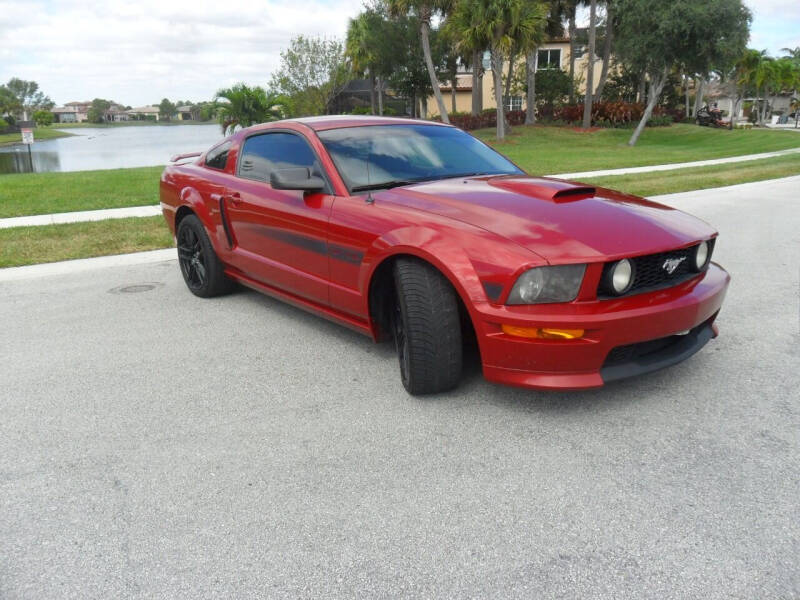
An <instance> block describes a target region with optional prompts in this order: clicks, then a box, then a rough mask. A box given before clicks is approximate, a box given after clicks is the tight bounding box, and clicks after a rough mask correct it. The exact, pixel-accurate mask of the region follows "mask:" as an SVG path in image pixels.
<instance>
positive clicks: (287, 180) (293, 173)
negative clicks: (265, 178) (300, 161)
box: [269, 167, 325, 192]
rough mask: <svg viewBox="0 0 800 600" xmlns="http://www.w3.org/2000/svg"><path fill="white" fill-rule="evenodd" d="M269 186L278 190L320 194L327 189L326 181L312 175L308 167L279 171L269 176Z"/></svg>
mask: <svg viewBox="0 0 800 600" xmlns="http://www.w3.org/2000/svg"><path fill="white" fill-rule="evenodd" d="M269 184H270V185H271V186H272V187H273V188H274V189H276V190H302V191H304V192H319V191H321V190H324V189H325V180H324V179H323V178H322V177H317V176H316V175H312V174H311V169H309V168H307V167H297V168H292V169H278V170H277V171H273V172H272V173H271V174H270V176H269Z"/></svg>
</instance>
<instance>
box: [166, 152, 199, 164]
mask: <svg viewBox="0 0 800 600" xmlns="http://www.w3.org/2000/svg"><path fill="white" fill-rule="evenodd" d="M201 154H203V153H202V152H187V153H186V154H176V155H175V156H173V157H172V158H170V159H169V162H178V161H179V160H185V159H187V158H196V157H198V156H200V155H201Z"/></svg>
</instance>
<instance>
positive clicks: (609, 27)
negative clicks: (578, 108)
mask: <svg viewBox="0 0 800 600" xmlns="http://www.w3.org/2000/svg"><path fill="white" fill-rule="evenodd" d="M613 43H614V0H606V31H605V37H604V38H603V66H602V68H601V69H600V82H599V83H598V84H597V88H596V89H595V91H594V96H593V97H594V98H602V97H603V90H604V89H605V87H606V81H608V67H609V65H610V63H611V47H612V46H613Z"/></svg>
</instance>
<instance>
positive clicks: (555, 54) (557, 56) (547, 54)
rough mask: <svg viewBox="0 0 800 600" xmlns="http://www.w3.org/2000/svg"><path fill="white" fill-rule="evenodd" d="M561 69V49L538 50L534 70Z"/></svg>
mask: <svg viewBox="0 0 800 600" xmlns="http://www.w3.org/2000/svg"><path fill="white" fill-rule="evenodd" d="M560 68H561V49H560V48H554V49H550V50H539V53H538V55H537V57H536V70H537V71H539V70H542V69H560Z"/></svg>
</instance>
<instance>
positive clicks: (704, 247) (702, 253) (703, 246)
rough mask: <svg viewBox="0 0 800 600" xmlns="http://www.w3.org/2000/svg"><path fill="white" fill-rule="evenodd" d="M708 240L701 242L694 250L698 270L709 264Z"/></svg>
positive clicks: (695, 264)
mask: <svg viewBox="0 0 800 600" xmlns="http://www.w3.org/2000/svg"><path fill="white" fill-rule="evenodd" d="M708 259H709V255H708V242H700V243H699V244H698V246H697V250H695V251H694V268H695V270H696V271H702V270H703V269H704V268H705V266H706V265H707V264H708Z"/></svg>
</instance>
